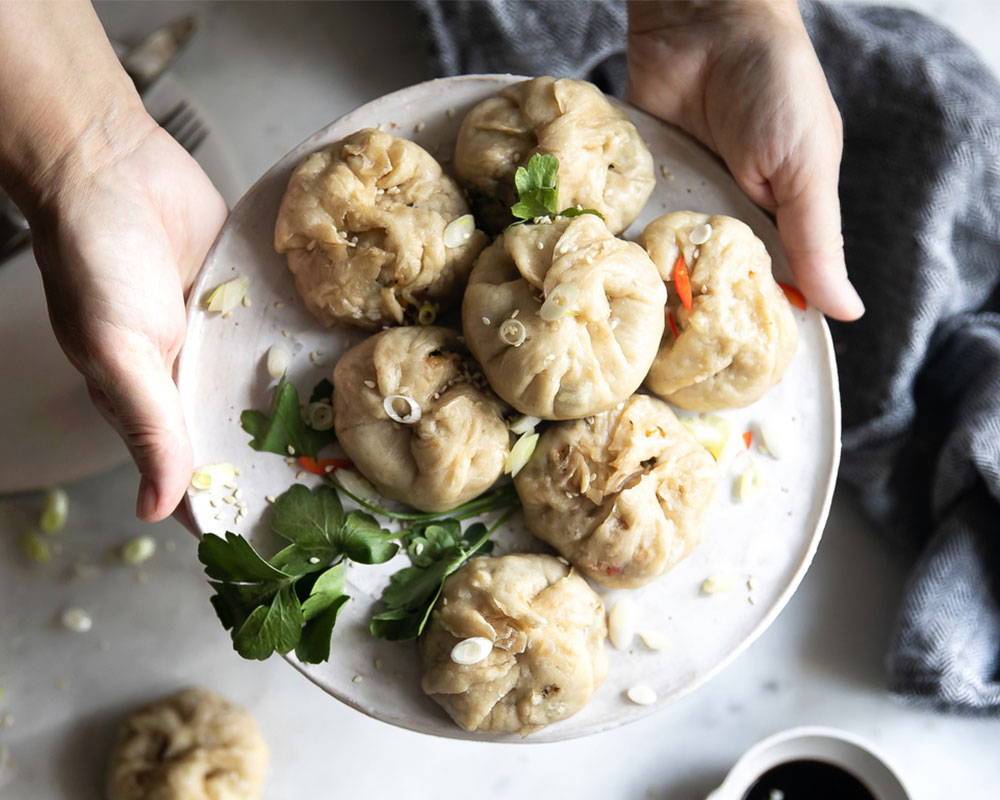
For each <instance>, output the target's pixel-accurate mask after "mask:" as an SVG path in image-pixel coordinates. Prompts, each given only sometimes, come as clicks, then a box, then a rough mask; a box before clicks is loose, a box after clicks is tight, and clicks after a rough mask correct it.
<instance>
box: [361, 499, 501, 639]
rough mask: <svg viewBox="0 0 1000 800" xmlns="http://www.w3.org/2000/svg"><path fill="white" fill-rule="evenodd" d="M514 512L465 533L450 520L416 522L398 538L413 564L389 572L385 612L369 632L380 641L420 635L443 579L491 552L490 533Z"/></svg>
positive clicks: (439, 595)
mask: <svg viewBox="0 0 1000 800" xmlns="http://www.w3.org/2000/svg"><path fill="white" fill-rule="evenodd" d="M511 513H513V512H512V511H511V510H508V511H507V512H506V513H505V514H503V515H502V516H501V517H500V519H498V520H497V521H496V522H494V523H493V525H491V526H490V527H489V528H487V527H486V526H485V525H483V524H482V523H481V522H476V523H474V524H472V525H470V526H469V527H468V528H466V529H465V531H463V530H462V526H461V525H460V524H459V523H458V521H457V520H455V519H445V520H437V521H431V522H421V523H418V524H415V525H414V526H412V527H411V528H410V529H409V530H408V531H407V532H406V533H405V534H404V535H403V537H402V540H403V543H404V544H405V545H406V549H407V554H408V555H409V556H410V561H411V562H412V566H409V567H404V568H403V569H401V570H399V571H398V572H395V573H393V575H392V576H391V577H390V578H389V585H388V586H386V587H385V590H384V591H383V592H382V603H383V604H384V605H385V608H384V610H382V611H379V612H378V613H377V614H374V615H372V618H371V622H370V623H369V626H368V627H369V630H370V631H371V634H372V636H375V637H377V638H379V639H391V640H393V641H403V640H406V639H416V638H417V637H418V636H420V634H421V633H423V631H424V627H425V626H426V625H427V621H428V620H429V619H430V616H431V612H432V611H433V610H434V606H435V605H437V601H438V598H440V597H441V591H442V590H443V588H444V582H445V579H446V578H447V577H448V576H449V575H451V574H452V573H453V572H455V571H456V570H458V569H459V568H460V567H461V566H462V565H463V564H465V562H466V561H468V560H469V559H470V558H472V557H473V556H477V555H485V554H487V553H489V552H490V551H491V550H492V549H493V543H492V542H491V541H490V535H491V534H492V533H493V531H495V530H496V529H497V528H498V527H500V525H502V524H503V523H504V522H506V521H507V518H508V517H509V516H510V515H511Z"/></svg>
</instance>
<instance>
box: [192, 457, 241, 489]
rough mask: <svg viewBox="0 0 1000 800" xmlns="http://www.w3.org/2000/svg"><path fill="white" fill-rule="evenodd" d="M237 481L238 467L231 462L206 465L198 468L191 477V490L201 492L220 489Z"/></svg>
mask: <svg viewBox="0 0 1000 800" xmlns="http://www.w3.org/2000/svg"><path fill="white" fill-rule="evenodd" d="M235 480H236V467H234V466H233V465H232V464H230V463H229V462H226V461H223V462H221V463H219V464H205V465H203V466H200V467H198V469H196V470H195V471H194V473H193V474H192V475H191V488H192V489H198V490H199V491H208V490H209V489H218V488H219V487H220V486H226V485H227V484H231V483H233V482H234V481H235Z"/></svg>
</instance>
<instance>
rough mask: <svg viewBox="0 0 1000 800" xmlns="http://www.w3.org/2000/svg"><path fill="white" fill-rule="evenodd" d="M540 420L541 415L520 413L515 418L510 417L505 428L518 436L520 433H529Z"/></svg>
mask: <svg viewBox="0 0 1000 800" xmlns="http://www.w3.org/2000/svg"><path fill="white" fill-rule="evenodd" d="M541 421H542V420H541V417H533V416H531V414H522V415H521V416H520V417H518V418H517V419H512V420H511V421H510V423H509V424H508V425H507V428H508V430H510V432H511V433H516V434H517V435H518V436H520V435H521V434H522V433H531V432H532V431H533V430H534V429H535V427H536V426H537V425H538V423H539V422H541Z"/></svg>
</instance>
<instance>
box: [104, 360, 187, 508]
mask: <svg viewBox="0 0 1000 800" xmlns="http://www.w3.org/2000/svg"><path fill="white" fill-rule="evenodd" d="M130 361H131V363H129V364H128V365H127V367H125V368H118V369H115V370H113V371H112V373H111V374H109V375H107V376H105V377H103V378H102V380H101V381H100V385H98V384H97V383H96V382H94V381H88V387H89V388H90V391H91V397H92V398H93V399H94V402H95V404H96V405H97V407H98V408H99V409H100V410H101V412H102V413H103V414H104V415H105V416H106V417H107V418H108V419H109V421H110V422H111V423H112V424H113V425H114V426H115V428H116V429H117V430H118V432H119V434H121V436H122V438H123V439H124V440H125V444H126V445H127V446H128V449H129V452H131V454H132V457H133V459H135V463H136V465H137V466H138V468H139V472H140V474H141V476H142V478H141V480H140V483H139V494H138V498H137V500H136V516H138V517H139V518H140V519H142V520H145V521H147V522H158V521H159V520H162V519H165V518H166V517H168V516H169V515H170V514H171V513H173V511H174V509H175V508H176V507H177V505H178V503H180V501H181V499H182V498H183V497H184V492H185V490H186V489H187V486H188V483H189V481H190V480H191V468H192V467H191V462H192V454H191V443H190V440H189V439H188V434H187V427H186V426H185V424H184V415H183V412H182V411H181V403H180V395H179V393H178V391H177V386H176V385H175V384H174V381H173V378H172V377H171V374H170V370H169V368H168V366H167V365H166V364H164V363H163V361H162V359H160V358H159V357H158V356H156V355H152V356H151V357H150V358H148V359H144V358H143V357H142V356H139V355H133V358H132V359H130Z"/></svg>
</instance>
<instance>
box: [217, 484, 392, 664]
mask: <svg viewBox="0 0 1000 800" xmlns="http://www.w3.org/2000/svg"><path fill="white" fill-rule="evenodd" d="M271 530H272V531H273V532H274V533H275V534H277V535H278V536H279V537H281V538H282V539H284V540H285V541H287V542H288V543H289V544H288V545H287V546H286V547H285V548H284V549H282V550H280V551H279V552H278V553H276V554H275V555H274V556H273V557H272V558H271V559H270V560H267V559H265V558H264V557H263V556H261V555H260V553H258V552H257V551H256V550H255V549H254V548H253V546H252V545H251V544H250V543H249V542H248V541H247V540H246V539H244V538H243V537H242V536H239V535H237V534H234V533H228V532H227V533H226V535H225V537H221V536H217V535H215V534H212V533H208V534H205V536H204V537H202V540H201V542H200V543H199V544H198V559H199V560H200V561H201V563H202V564H204V565H205V573H206V574H207V575H208V577H209V578H210V579H211V580H209V584H210V585H211V586H212V588H213V589H214V590H215V596H214V597H212V605H213V606H214V608H215V611H216V614H218V616H219V619H220V621H221V622H222V625H223V627H224V628H226V629H227V630H229V631H231V632H232V637H233V647H234V649H235V650H236V651H237V652H238V653H239V654H240V655H241V656H243V657H244V658H251V659H258V660H263V659H265V658H267V657H268V656H270V655H271V654H272V653H282V654H284V653H287V652H289V651H290V650H292V649H294V650H295V653H296V655H297V656H298V657H299V659H300V660H301V661H305V662H308V663H318V662H320V661H325V660H327V659H328V658H329V656H330V634H331V633H332V631H333V627H334V624H335V623H336V621H337V615H338V613H339V612H340V609H341V608H342V607H343V605H344V603H346V602H347V600H348V599H349V598H348V596H347V595H346V594H344V590H343V589H344V581H343V574H344V567H345V564H346V562H347V560H351V561H356V562H358V563H359V564H381V563H382V562H384V561H388V560H389V559H390V558H392V557H393V556H394V555H395V554H396V551H397V550H398V549H399V546H398V545H397V544H396V543H395V542H393V541H391V539H392V538H393V534H391V533H390V532H389V531H386V530H383V529H382V527H381V526H380V525H379V524H378V523H377V522H376V521H375V520H374V519H373V518H372V517H371V516H370V515H368V514H365V513H363V512H361V511H351V512H349V513H347V514H345V513H344V509H343V507H342V506H341V504H340V498H339V497H338V496H337V491H336V489H334V488H333V487H332V486H325V485H324V486H318V487H317V488H315V489H313V490H312V491H310V490H309V489H308V488H306V487H305V486H302V485H301V484H296V485H294V486H292V487H291V488H290V489H289V490H288V491H287V492H285V493H284V494H283V495H281V496H280V497H279V498H278V499H277V501H276V502H275V504H274V514H273V516H272V518H271Z"/></svg>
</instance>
